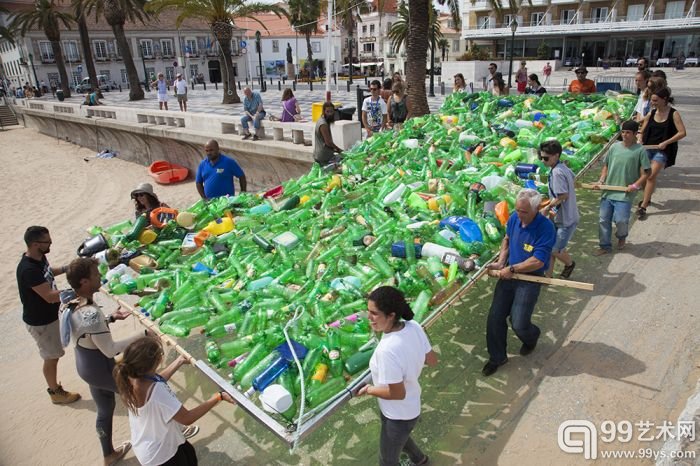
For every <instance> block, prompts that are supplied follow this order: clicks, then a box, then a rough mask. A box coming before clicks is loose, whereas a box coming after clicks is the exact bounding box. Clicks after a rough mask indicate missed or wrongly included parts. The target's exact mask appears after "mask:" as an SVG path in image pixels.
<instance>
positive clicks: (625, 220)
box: [598, 197, 632, 251]
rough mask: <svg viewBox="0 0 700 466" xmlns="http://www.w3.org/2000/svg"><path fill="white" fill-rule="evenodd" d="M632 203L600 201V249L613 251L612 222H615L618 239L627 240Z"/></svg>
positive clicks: (603, 199)
mask: <svg viewBox="0 0 700 466" xmlns="http://www.w3.org/2000/svg"><path fill="white" fill-rule="evenodd" d="M631 212H632V203H631V202H628V201H612V200H610V199H607V198H605V197H604V198H602V199H601V200H600V221H599V223H598V241H599V242H600V249H605V250H607V251H610V250H611V249H612V222H615V226H616V227H617V232H616V233H615V236H617V239H625V238H627V234H628V233H629V223H630V213H631Z"/></svg>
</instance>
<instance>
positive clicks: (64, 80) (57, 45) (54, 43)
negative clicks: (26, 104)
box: [37, 34, 70, 97]
mask: <svg viewBox="0 0 700 466" xmlns="http://www.w3.org/2000/svg"><path fill="white" fill-rule="evenodd" d="M46 37H48V34H47V35H46ZM49 40H51V39H49ZM51 50H53V57H54V59H55V60H56V68H58V76H59V77H60V79H61V89H62V90H63V95H65V96H66V97H70V81H69V80H68V73H67V72H66V62H65V61H64V60H63V50H62V49H61V37H60V36H58V37H57V38H56V39H55V40H51ZM38 85H39V83H37V86H38ZM39 91H40V92H42V91H41V89H39Z"/></svg>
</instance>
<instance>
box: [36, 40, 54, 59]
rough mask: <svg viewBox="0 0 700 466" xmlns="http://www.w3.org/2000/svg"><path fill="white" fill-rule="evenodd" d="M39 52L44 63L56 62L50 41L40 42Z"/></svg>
mask: <svg viewBox="0 0 700 466" xmlns="http://www.w3.org/2000/svg"><path fill="white" fill-rule="evenodd" d="M39 52H40V53H41V61H42V62H44V63H53V62H54V61H55V59H54V56H53V49H51V42H49V41H48V40H40V41H39Z"/></svg>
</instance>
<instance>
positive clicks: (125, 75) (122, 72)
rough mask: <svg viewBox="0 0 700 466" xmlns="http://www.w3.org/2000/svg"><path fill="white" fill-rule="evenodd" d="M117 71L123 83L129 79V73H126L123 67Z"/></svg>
mask: <svg viewBox="0 0 700 466" xmlns="http://www.w3.org/2000/svg"><path fill="white" fill-rule="evenodd" d="M119 73H120V74H121V76H122V82H123V83H125V82H127V81H129V75H128V74H127V73H126V70H125V69H124V68H122V69H121V70H119Z"/></svg>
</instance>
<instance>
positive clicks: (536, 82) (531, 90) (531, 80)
mask: <svg viewBox="0 0 700 466" xmlns="http://www.w3.org/2000/svg"><path fill="white" fill-rule="evenodd" d="M527 84H528V86H527V89H525V93H526V94H535V95H542V94H545V93H546V92H547V89H545V88H544V87H542V84H540V78H539V76H537V75H536V74H535V73H532V74H531V75H530V76H528V77H527Z"/></svg>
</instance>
